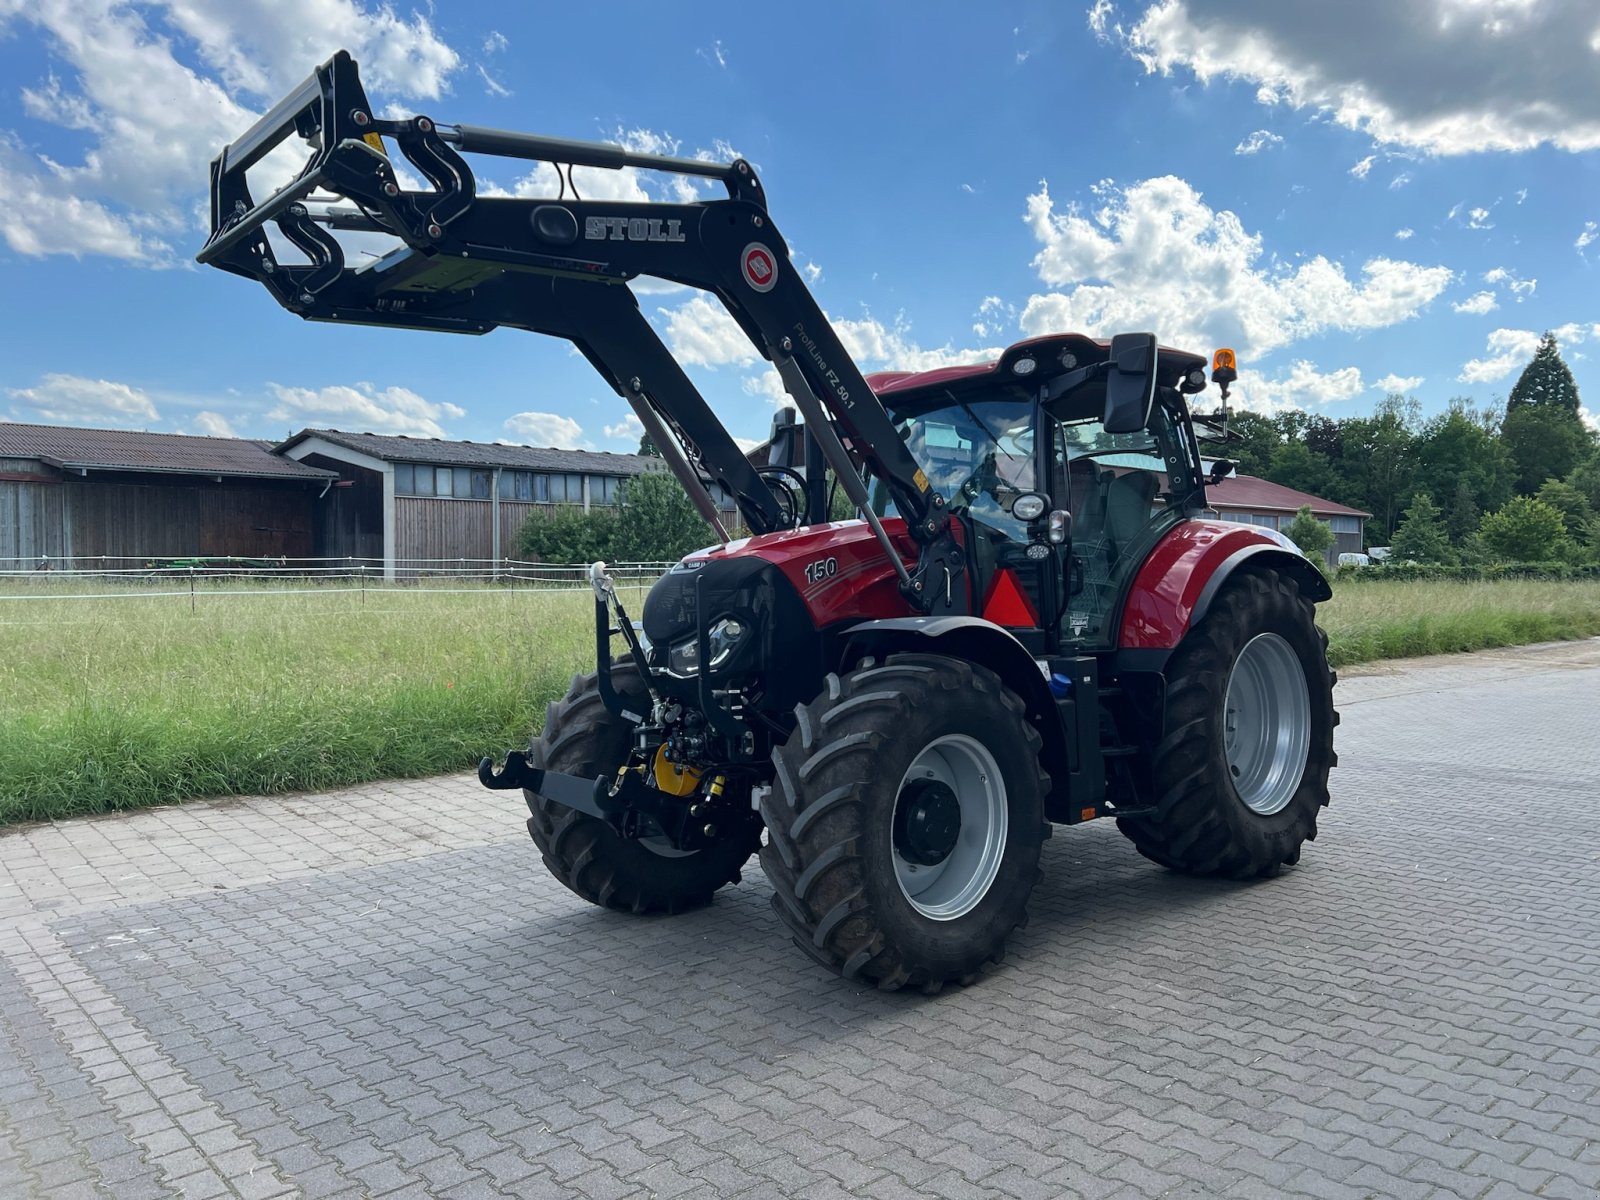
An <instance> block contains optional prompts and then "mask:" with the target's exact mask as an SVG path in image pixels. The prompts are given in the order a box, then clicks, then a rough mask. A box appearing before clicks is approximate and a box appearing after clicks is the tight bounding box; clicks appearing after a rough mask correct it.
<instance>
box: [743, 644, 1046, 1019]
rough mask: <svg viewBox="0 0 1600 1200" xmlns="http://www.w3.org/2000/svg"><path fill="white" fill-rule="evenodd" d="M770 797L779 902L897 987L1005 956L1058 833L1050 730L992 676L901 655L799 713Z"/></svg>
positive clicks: (833, 958) (845, 964) (841, 962)
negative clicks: (1053, 829)
mask: <svg viewBox="0 0 1600 1200" xmlns="http://www.w3.org/2000/svg"><path fill="white" fill-rule="evenodd" d="M795 716H796V720H797V725H796V728H795V731H794V733H793V734H792V735H791V736H790V738H789V740H788V741H787V742H786V743H785V744H784V745H783V746H781V747H780V748H778V749H777V750H776V751H775V752H774V754H773V763H774V766H775V768H776V778H775V781H774V784H773V787H772V790H771V791H770V793H768V794H767V795H766V796H765V798H764V799H763V800H762V803H761V815H762V817H763V818H764V819H765V821H766V826H767V839H768V844H767V845H766V846H765V847H764V848H763V849H762V851H761V866H762V869H763V870H764V871H765V872H766V874H767V878H768V879H769V880H771V882H772V887H773V891H774V893H775V894H774V896H773V907H774V908H775V909H776V910H777V912H778V915H779V916H780V917H782V918H783V920H784V922H785V923H786V924H787V925H788V926H789V929H790V931H791V932H792V933H793V935H794V939H795V942H796V943H797V944H798V945H799V946H800V948H801V949H803V950H805V951H806V952H807V953H808V954H810V955H811V956H812V957H813V958H815V959H817V960H818V961H819V962H821V963H822V964H823V965H824V966H826V967H828V968H829V969H830V970H833V971H837V972H838V973H839V974H841V975H843V976H844V977H845V978H847V979H855V978H861V979H865V980H869V981H871V982H873V983H876V984H877V986H878V987H879V988H881V989H883V990H885V991H894V990H896V989H898V988H901V987H905V986H908V985H909V986H913V987H920V988H922V990H923V991H925V992H929V993H932V992H937V991H938V990H939V989H940V988H942V987H943V986H944V984H945V983H947V982H950V981H952V980H954V981H960V982H962V983H966V982H970V981H971V980H972V979H974V978H975V977H976V975H977V973H978V971H979V969H980V968H981V967H982V966H983V964H984V963H985V962H999V961H1000V959H1001V957H1002V956H1003V955H1004V953H1005V942H1006V938H1007V937H1008V936H1010V934H1011V932H1012V931H1013V930H1014V929H1016V928H1017V927H1018V926H1019V925H1021V924H1023V923H1024V922H1025V921H1026V919H1027V910H1026V906H1027V902H1028V896H1029V893H1031V892H1032V890H1033V886H1034V884H1035V883H1036V882H1037V880H1038V878H1039V853H1040V847H1041V844H1042V842H1043V840H1044V838H1045V837H1047V836H1048V835H1049V826H1048V825H1047V824H1046V823H1045V820H1044V796H1045V794H1046V792H1047V790H1048V787H1049V783H1048V779H1047V777H1046V775H1045V774H1044V772H1043V771H1042V770H1041V769H1040V767H1039V749H1040V746H1041V739H1040V737H1039V734H1038V732H1037V731H1036V730H1035V729H1034V728H1033V726H1032V725H1030V724H1029V723H1028V721H1027V719H1026V717H1025V715H1024V710H1023V705H1022V701H1021V700H1020V699H1018V698H1017V696H1016V695H1015V694H1013V693H1012V692H1011V691H1009V690H1008V689H1007V688H1006V687H1005V686H1004V685H1003V684H1002V683H1001V682H1000V680H999V678H998V677H997V676H996V675H995V674H994V673H993V672H991V671H988V670H986V669H984V668H983V667H979V666H976V665H974V664H972V663H968V662H964V661H961V660H959V659H952V658H945V657H942V656H938V655H931V654H899V655H895V656H893V657H891V658H889V659H888V660H887V662H885V663H882V664H876V663H874V662H873V661H872V660H870V659H869V660H867V661H866V662H864V663H863V664H862V665H861V666H860V667H858V668H857V669H856V670H854V671H851V672H849V673H847V674H845V675H842V676H840V675H829V676H828V679H827V686H826V688H825V689H824V691H823V694H822V695H821V696H819V697H817V699H815V700H814V701H812V702H811V703H810V704H808V705H801V706H800V707H798V708H797V709H796V710H795Z"/></svg>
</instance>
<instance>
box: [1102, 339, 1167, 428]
mask: <svg viewBox="0 0 1600 1200" xmlns="http://www.w3.org/2000/svg"><path fill="white" fill-rule="evenodd" d="M1110 366H1111V374H1110V375H1108V376H1107V377H1106V412H1105V422H1104V423H1105V427H1106V432H1107V433H1138V432H1139V431H1140V430H1141V429H1143V428H1144V427H1145V426H1146V425H1148V424H1149V423H1150V406H1151V405H1153V404H1154V403H1155V399H1156V335H1155V334H1153V333H1119V334H1117V335H1116V336H1115V337H1113V338H1112V339H1111V360H1110Z"/></svg>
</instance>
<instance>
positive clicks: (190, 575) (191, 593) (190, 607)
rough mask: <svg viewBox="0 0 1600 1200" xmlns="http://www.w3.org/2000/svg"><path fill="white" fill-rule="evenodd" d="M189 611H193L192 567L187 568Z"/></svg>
mask: <svg viewBox="0 0 1600 1200" xmlns="http://www.w3.org/2000/svg"><path fill="white" fill-rule="evenodd" d="M189 611H190V612H191V613H192V612H194V568H193V567H190V568H189Z"/></svg>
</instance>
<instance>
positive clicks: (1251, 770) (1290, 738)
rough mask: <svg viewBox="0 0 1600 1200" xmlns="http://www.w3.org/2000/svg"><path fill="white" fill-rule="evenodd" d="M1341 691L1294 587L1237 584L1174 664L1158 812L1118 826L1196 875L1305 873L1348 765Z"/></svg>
mask: <svg viewBox="0 0 1600 1200" xmlns="http://www.w3.org/2000/svg"><path fill="white" fill-rule="evenodd" d="M1334 681H1335V676H1334V674H1333V672H1332V671H1330V670H1329V669H1328V659H1327V637H1326V635H1325V634H1323V632H1322V631H1321V630H1320V629H1318V628H1317V625H1316V610H1315V608H1314V606H1313V605H1312V604H1311V602H1310V601H1309V600H1307V599H1305V597H1303V596H1302V595H1301V594H1300V590H1299V588H1298V587H1297V586H1296V585H1295V582H1294V581H1293V580H1292V579H1291V578H1289V577H1288V576H1286V575H1283V574H1280V573H1278V572H1277V571H1272V570H1261V571H1250V572H1248V573H1245V574H1243V575H1241V576H1238V577H1236V578H1234V579H1231V580H1229V581H1228V583H1226V584H1225V585H1224V586H1223V588H1222V590H1221V591H1220V592H1219V593H1218V594H1217V597H1216V600H1215V601H1214V603H1213V604H1212V607H1211V611H1210V612H1209V613H1208V614H1207V615H1206V618H1205V619H1204V620H1203V621H1201V622H1200V624H1199V625H1197V626H1196V627H1195V628H1194V629H1192V630H1190V631H1189V633H1188V635H1187V636H1186V637H1185V638H1184V640H1183V642H1182V644H1180V645H1179V647H1178V649H1177V650H1176V651H1175V652H1174V653H1173V655H1172V658H1171V660H1170V662H1169V663H1168V667H1167V704H1166V714H1167V715H1166V728H1165V732H1164V736H1163V737H1162V739H1161V744H1160V746H1159V748H1158V750H1157V760H1156V766H1155V806H1156V812H1155V813H1154V814H1153V815H1151V816H1147V817H1127V818H1123V819H1121V820H1119V821H1118V822H1117V827H1118V828H1119V829H1120V830H1121V831H1122V832H1123V834H1124V835H1125V836H1127V837H1128V838H1129V840H1131V841H1132V842H1133V844H1134V845H1135V846H1136V847H1137V848H1138V850H1139V853H1141V854H1143V855H1144V856H1145V857H1146V858H1148V859H1151V860H1152V861H1154V862H1157V863H1160V864H1161V865H1162V866H1165V867H1170V868H1172V869H1173V870H1178V871H1184V872H1186V873H1189V874H1192V875H1222V876H1226V877H1229V878H1233V879H1250V878H1255V877H1257V876H1262V875H1270V874H1273V873H1275V872H1276V871H1277V870H1278V869H1279V867H1280V866H1282V865H1284V864H1293V863H1295V862H1298V861H1299V859H1300V848H1301V846H1302V844H1303V843H1305V842H1306V841H1309V840H1313V839H1315V838H1316V836H1317V816H1318V814H1319V812H1320V811H1321V809H1322V807H1323V806H1324V805H1326V804H1327V803H1328V770H1329V768H1330V767H1332V766H1333V765H1334V764H1335V763H1336V762H1337V761H1338V760H1337V757H1336V756H1335V754H1334V752H1333V729H1334V726H1335V725H1337V724H1338V714H1337V713H1336V712H1335V711H1334V708H1333V684H1334Z"/></svg>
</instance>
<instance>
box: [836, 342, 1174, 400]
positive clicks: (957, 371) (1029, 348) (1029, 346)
mask: <svg viewBox="0 0 1600 1200" xmlns="http://www.w3.org/2000/svg"><path fill="white" fill-rule="evenodd" d="M1110 353H1111V342H1110V341H1109V340H1107V339H1104V338H1092V337H1088V336H1087V335H1085V334H1081V333H1051V334H1046V335H1045V336H1043V337H1036V338H1028V339H1027V340H1026V341H1021V342H1017V343H1015V344H1014V345H1011V346H1009V347H1007V348H1006V350H1005V351H1004V352H1003V353H1002V354H1001V355H1000V357H999V358H997V359H994V360H993V361H992V362H984V363H972V364H969V365H966V366H959V367H936V368H935V369H934V370H932V371H875V372H873V373H872V374H870V375H868V376H866V381H867V386H868V387H870V388H871V389H872V390H873V391H874V392H876V393H877V394H878V395H879V396H889V395H894V394H895V393H899V392H915V391H921V390H922V389H923V388H933V387H950V386H952V385H954V384H956V383H960V382H972V383H976V382H978V381H979V380H980V379H981V378H983V377H985V376H991V377H992V376H994V375H996V374H998V373H1001V372H1004V373H1005V374H1007V375H1009V376H1012V377H1015V373H1014V372H1013V371H1012V365H1013V364H1014V363H1016V362H1017V361H1019V360H1020V359H1024V358H1031V359H1033V360H1034V361H1035V362H1037V363H1039V364H1040V366H1041V367H1043V366H1045V365H1046V363H1045V360H1047V359H1050V358H1055V359H1057V360H1058V361H1059V359H1060V357H1061V356H1062V355H1063V354H1071V355H1072V356H1073V357H1074V358H1075V359H1076V360H1077V361H1076V363H1075V364H1074V365H1076V366H1084V365H1085V364H1088V363H1092V362H1103V361H1105V359H1106V358H1108V357H1109V356H1110ZM1157 362H1158V363H1159V370H1160V382H1161V383H1163V384H1164V385H1166V386H1169V387H1172V386H1176V385H1177V382H1178V380H1179V379H1181V378H1182V377H1183V376H1185V375H1187V374H1189V372H1191V371H1204V370H1205V367H1206V360H1205V358H1204V357H1202V356H1201V355H1198V354H1191V353H1189V352H1188V351H1187V350H1176V349H1174V348H1173V347H1171V346H1161V347H1160V348H1159V350H1158V353H1157ZM1051 365H1054V364H1051ZM1042 373H1043V374H1054V372H1053V371H1045V372H1042Z"/></svg>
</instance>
